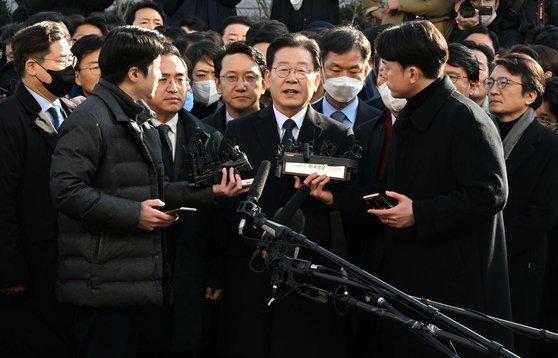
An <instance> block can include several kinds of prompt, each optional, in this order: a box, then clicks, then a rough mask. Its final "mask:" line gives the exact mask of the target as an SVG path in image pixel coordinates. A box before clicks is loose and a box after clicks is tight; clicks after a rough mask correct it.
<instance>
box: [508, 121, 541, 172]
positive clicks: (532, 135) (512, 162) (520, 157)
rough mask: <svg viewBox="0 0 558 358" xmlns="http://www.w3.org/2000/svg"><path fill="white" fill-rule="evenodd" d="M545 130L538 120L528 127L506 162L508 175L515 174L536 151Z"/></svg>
mask: <svg viewBox="0 0 558 358" xmlns="http://www.w3.org/2000/svg"><path fill="white" fill-rule="evenodd" d="M543 130H544V128H543V127H542V126H538V125H537V122H536V121H534V122H533V123H531V125H530V126H529V127H527V129H526V130H525V132H524V133H523V135H522V136H521V139H519V142H517V145H516V146H515V148H514V149H513V150H512V152H511V154H510V156H509V158H508V160H507V162H506V164H507V170H508V176H511V175H513V173H514V172H515V171H516V170H517V169H518V168H520V167H521V166H522V165H523V163H525V162H526V161H527V160H528V159H529V158H530V157H531V156H532V155H533V153H535V151H536V150H537V146H538V145H539V144H540V141H541V135H542V131H543Z"/></svg>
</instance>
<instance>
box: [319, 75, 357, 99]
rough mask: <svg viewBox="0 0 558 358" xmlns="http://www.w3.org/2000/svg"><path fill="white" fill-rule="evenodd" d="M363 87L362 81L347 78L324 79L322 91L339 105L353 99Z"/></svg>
mask: <svg viewBox="0 0 558 358" xmlns="http://www.w3.org/2000/svg"><path fill="white" fill-rule="evenodd" d="M324 78H325V75H324ZM363 86H364V82H363V81H361V80H359V79H356V78H351V77H347V76H341V77H334V78H326V79H325V81H324V90H325V91H326V92H327V94H329V95H330V96H331V97H332V98H333V99H334V100H336V101H337V102H340V103H347V102H349V101H350V100H352V99H353V98H355V97H356V95H357V94H358V93H359V92H360V90H361V89H362V87H363Z"/></svg>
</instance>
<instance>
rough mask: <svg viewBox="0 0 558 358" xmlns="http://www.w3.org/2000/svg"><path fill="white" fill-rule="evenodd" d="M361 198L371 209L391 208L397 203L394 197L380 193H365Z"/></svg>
mask: <svg viewBox="0 0 558 358" xmlns="http://www.w3.org/2000/svg"><path fill="white" fill-rule="evenodd" d="M362 198H363V199H364V201H366V203H367V204H368V205H369V206H370V207H371V208H372V209H376V210H378V209H389V208H393V207H394V206H396V205H397V204H398V202H397V200H395V199H394V198H392V197H388V196H384V195H383V194H380V193H374V194H369V195H365V196H363V197H362Z"/></svg>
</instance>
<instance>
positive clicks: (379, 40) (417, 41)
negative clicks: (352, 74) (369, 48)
mask: <svg viewBox="0 0 558 358" xmlns="http://www.w3.org/2000/svg"><path fill="white" fill-rule="evenodd" d="M374 45H375V47H376V52H377V53H378V55H379V56H380V57H381V58H382V59H384V60H386V61H395V62H398V63H399V64H400V65H401V66H402V67H403V68H408V67H409V66H416V67H418V68H420V69H421V71H422V72H423V73H424V76H425V77H426V78H429V79H435V78H439V77H440V76H442V72H443V69H444V65H445V63H446V61H447V59H448V44H447V42H446V40H445V39H444V36H443V35H442V34H441V33H440V31H439V30H438V29H437V28H436V27H435V26H434V25H432V23H431V22H429V21H426V20H420V21H409V22H404V23H403V24H401V25H397V26H393V27H390V28H388V29H385V30H384V31H382V32H381V33H380V34H379V35H378V37H376V41H375V44H374Z"/></svg>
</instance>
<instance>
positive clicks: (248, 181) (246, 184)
mask: <svg viewBox="0 0 558 358" xmlns="http://www.w3.org/2000/svg"><path fill="white" fill-rule="evenodd" d="M253 182H254V178H250V179H242V181H241V183H242V188H248V187H249V186H250V185H252V183H253Z"/></svg>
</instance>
